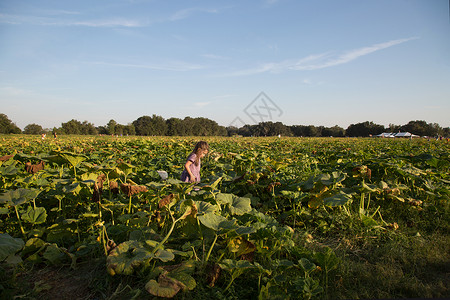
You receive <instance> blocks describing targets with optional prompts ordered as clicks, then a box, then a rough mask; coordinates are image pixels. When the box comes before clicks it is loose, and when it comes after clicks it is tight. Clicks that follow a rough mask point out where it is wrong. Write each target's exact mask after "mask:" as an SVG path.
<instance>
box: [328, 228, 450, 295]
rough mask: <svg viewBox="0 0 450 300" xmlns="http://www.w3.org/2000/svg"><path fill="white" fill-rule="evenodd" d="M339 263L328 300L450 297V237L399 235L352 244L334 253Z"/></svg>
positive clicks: (442, 234) (439, 235) (347, 244)
mask: <svg viewBox="0 0 450 300" xmlns="http://www.w3.org/2000/svg"><path fill="white" fill-rule="evenodd" d="M337 252H338V256H340V257H341V258H342V264H341V265H340V267H339V269H338V270H337V271H336V272H335V284H336V289H333V290H332V291H331V293H330V294H329V298H330V299H349V298H351V299H386V298H390V299H392V298H397V299H398V298H448V297H450V291H449V288H448V287H449V286H450V276H449V273H450V237H449V236H448V234H445V233H442V232H435V233H433V234H431V235H429V236H426V237H423V236H398V237H394V238H392V239H390V240H386V241H384V242H383V241H380V240H379V239H374V240H372V241H370V240H365V241H364V243H363V245H360V246H358V247H356V248H353V249H352V245H351V242H349V241H347V242H346V247H345V248H341V250H337Z"/></svg>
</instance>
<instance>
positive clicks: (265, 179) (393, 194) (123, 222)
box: [0, 136, 450, 299]
mask: <svg viewBox="0 0 450 300" xmlns="http://www.w3.org/2000/svg"><path fill="white" fill-rule="evenodd" d="M204 139H205V140H206V141H207V142H208V143H209V145H210V152H209V154H208V155H207V157H205V158H204V159H203V160H202V169H201V174H202V182H201V183H200V184H198V185H194V184H189V183H183V182H181V181H179V178H180V174H181V172H182V170H183V167H184V163H185V161H186V157H187V156H188V155H189V153H190V152H191V151H192V149H193V147H194V145H195V143H196V142H197V139H194V138H169V137H150V138H138V137H129V138H128V137H69V136H62V137H58V139H56V140H55V139H53V138H51V139H48V138H47V139H46V140H41V139H40V138H38V137H35V136H34V137H33V136H1V137H0V156H2V157H1V158H0V298H2V299H3V298H6V299H7V298H8V297H9V298H14V297H16V298H22V299H35V298H45V299H52V298H58V299H74V298H78V299H132V298H133V299H148V298H149V297H150V298H151V297H152V296H160V297H169V298H171V297H173V298H176V299H224V298H226V299H310V298H313V299H317V298H318V299H339V298H341V299H348V298H405V297H409V298H416V297H449V296H450V293H449V291H448V286H450V282H449V272H450V253H449V252H450V251H449V249H450V239H449V234H448V233H449V232H450V228H449V224H450V222H449V195H450V184H449V183H450V176H449V175H450V157H449V154H450V151H449V150H450V145H449V143H448V142H447V141H427V140H422V139H418V140H401V139H398V140H397V139H396V140H392V139H345V138H342V139H337V138H334V139H332V138H316V139H314V138H213V137H205V138H204ZM166 173H167V175H168V178H166V176H165V175H166Z"/></svg>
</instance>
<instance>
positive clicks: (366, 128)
mask: <svg viewBox="0 0 450 300" xmlns="http://www.w3.org/2000/svg"><path fill="white" fill-rule="evenodd" d="M384 130H385V129H384V126H383V125H378V124H375V123H373V122H369V121H366V122H362V123H357V124H351V125H350V126H348V128H347V130H346V133H347V135H348V136H362V137H367V136H370V135H377V134H380V133H383V132H384Z"/></svg>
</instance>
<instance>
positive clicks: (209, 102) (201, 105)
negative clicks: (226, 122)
mask: <svg viewBox="0 0 450 300" xmlns="http://www.w3.org/2000/svg"><path fill="white" fill-rule="evenodd" d="M211 103H212V102H211V101H208V102H195V103H194V106H195V107H198V108H202V107H205V106H208V105H210V104H211Z"/></svg>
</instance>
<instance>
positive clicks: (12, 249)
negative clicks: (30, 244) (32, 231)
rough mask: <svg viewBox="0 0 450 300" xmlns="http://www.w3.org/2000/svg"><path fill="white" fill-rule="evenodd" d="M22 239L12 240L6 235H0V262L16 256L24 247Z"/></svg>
mask: <svg viewBox="0 0 450 300" xmlns="http://www.w3.org/2000/svg"><path fill="white" fill-rule="evenodd" d="M24 244H25V243H24V242H23V240H22V239H19V238H13V237H11V236H10V235H9V234H7V233H0V261H3V260H5V259H6V258H7V257H9V256H11V255H14V254H16V252H18V251H19V250H21V249H22V248H23V246H24Z"/></svg>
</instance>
